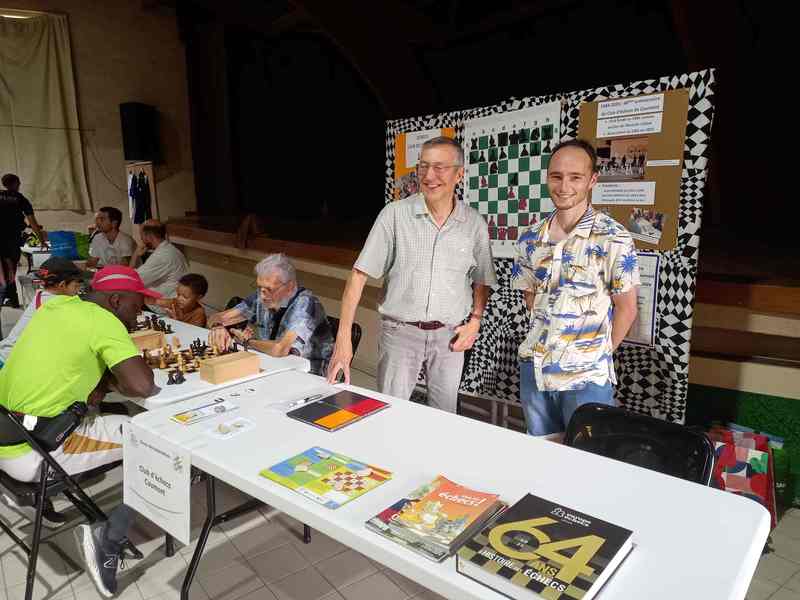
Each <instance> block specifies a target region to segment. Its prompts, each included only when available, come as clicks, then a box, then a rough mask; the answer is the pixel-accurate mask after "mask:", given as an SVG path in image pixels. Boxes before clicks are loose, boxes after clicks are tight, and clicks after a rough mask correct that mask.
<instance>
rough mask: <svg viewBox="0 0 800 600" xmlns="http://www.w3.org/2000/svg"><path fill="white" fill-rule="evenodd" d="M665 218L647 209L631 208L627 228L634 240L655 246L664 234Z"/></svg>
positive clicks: (661, 214) (663, 215)
mask: <svg viewBox="0 0 800 600" xmlns="http://www.w3.org/2000/svg"><path fill="white" fill-rule="evenodd" d="M666 220H667V216H666V215H665V214H664V213H662V212H656V211H654V210H652V209H647V208H632V209H631V216H630V219H629V220H628V223H627V227H628V231H630V233H631V237H632V238H633V239H635V240H641V241H643V242H649V243H651V244H657V243H658V242H659V241H660V240H661V235H662V233H663V232H664V222H665V221H666Z"/></svg>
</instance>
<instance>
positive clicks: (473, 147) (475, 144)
mask: <svg viewBox="0 0 800 600" xmlns="http://www.w3.org/2000/svg"><path fill="white" fill-rule="evenodd" d="M469 149H470V150H477V149H478V138H476V137H473V138H472V145H471V146H470V147H469Z"/></svg>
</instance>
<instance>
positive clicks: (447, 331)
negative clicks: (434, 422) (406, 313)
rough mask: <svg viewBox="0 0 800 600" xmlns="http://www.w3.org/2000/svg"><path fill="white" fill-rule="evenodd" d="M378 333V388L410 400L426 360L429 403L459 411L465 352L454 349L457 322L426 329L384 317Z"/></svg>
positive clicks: (380, 390)
mask: <svg viewBox="0 0 800 600" xmlns="http://www.w3.org/2000/svg"><path fill="white" fill-rule="evenodd" d="M380 328H381V331H380V335H379V337H378V377H377V384H378V391H379V392H381V393H382V394H388V395H390V396H396V397H397V398H402V399H404V400H408V399H409V398H411V393H412V392H413V391H414V386H415V385H416V383H417V376H418V375H419V372H420V370H421V369H422V365H423V363H425V372H426V374H427V384H428V403H429V404H430V405H431V406H433V407H435V408H439V409H441V410H446V411H448V412H452V413H455V412H456V408H457V406H458V386H459V383H460V382H461V370H462V368H463V367H464V353H463V352H453V351H451V350H450V341H451V340H452V339H453V337H455V332H454V330H455V326H452V327H451V326H446V327H442V328H441V329H435V330H433V331H423V330H421V329H419V328H418V327H415V326H413V325H406V324H405V323H400V322H398V321H393V320H391V319H386V318H382V319H381V322H380Z"/></svg>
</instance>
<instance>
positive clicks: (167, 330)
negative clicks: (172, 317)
mask: <svg viewBox="0 0 800 600" xmlns="http://www.w3.org/2000/svg"><path fill="white" fill-rule="evenodd" d="M164 333H174V332H173V331H172V325H170V324H169V323H167V329H166V331H164Z"/></svg>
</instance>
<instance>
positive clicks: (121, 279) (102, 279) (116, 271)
mask: <svg viewBox="0 0 800 600" xmlns="http://www.w3.org/2000/svg"><path fill="white" fill-rule="evenodd" d="M92 289H95V290H97V291H98V292H136V293H138V294H142V295H143V296H147V297H149V298H161V294H160V293H158V292H156V291H154V290H150V289H147V288H146V287H144V282H143V281H142V278H141V277H139V273H137V272H136V269H131V268H130V267H123V266H122V265H108V266H106V267H103V268H102V269H100V270H99V271H98V272H97V273H95V274H94V277H93V278H92Z"/></svg>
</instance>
